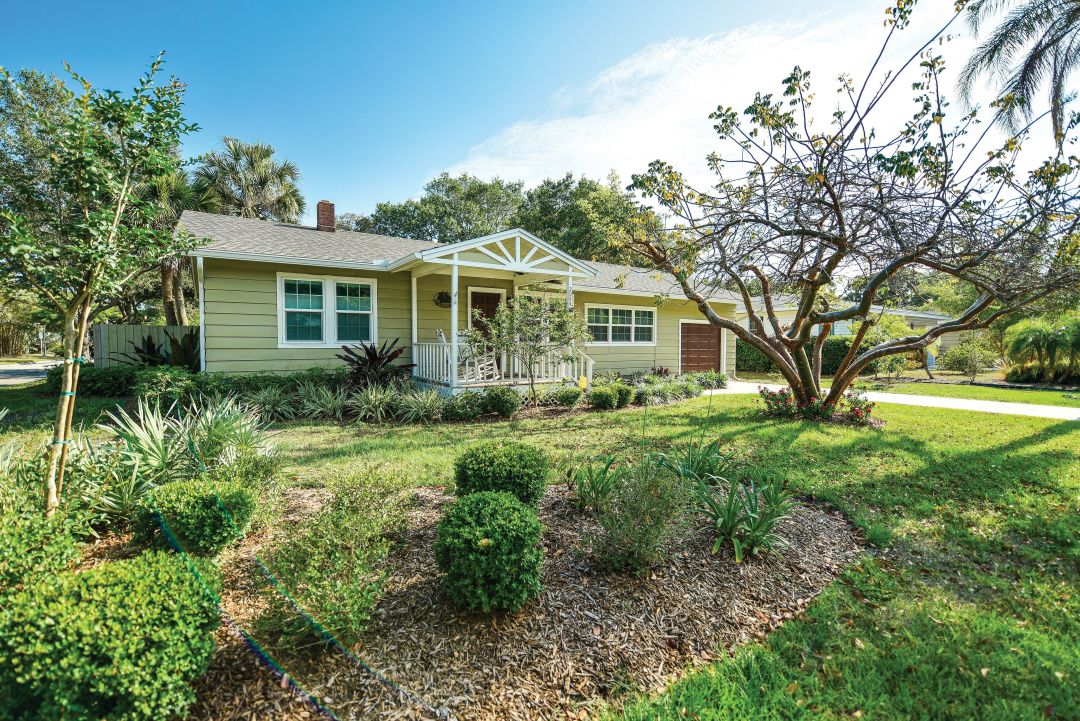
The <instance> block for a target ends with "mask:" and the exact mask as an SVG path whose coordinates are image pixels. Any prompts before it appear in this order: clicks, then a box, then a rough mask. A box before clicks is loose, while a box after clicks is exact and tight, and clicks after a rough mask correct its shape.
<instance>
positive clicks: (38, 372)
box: [0, 360, 60, 386]
mask: <svg viewBox="0 0 1080 721" xmlns="http://www.w3.org/2000/svg"><path fill="white" fill-rule="evenodd" d="M59 364H60V361H58V360H47V361H37V362H30V363H4V364H3V365H0V386H17V385H22V384H23V383H29V382H30V381H37V380H41V379H42V378H44V377H45V373H46V372H48V370H49V369H50V368H52V367H53V366H54V365H59Z"/></svg>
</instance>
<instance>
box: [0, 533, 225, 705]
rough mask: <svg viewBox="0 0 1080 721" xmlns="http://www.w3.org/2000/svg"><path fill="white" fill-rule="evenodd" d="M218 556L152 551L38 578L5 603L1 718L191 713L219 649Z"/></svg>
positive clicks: (0, 641) (0, 624) (0, 621)
mask: <svg viewBox="0 0 1080 721" xmlns="http://www.w3.org/2000/svg"><path fill="white" fill-rule="evenodd" d="M218 589H219V581H218V577H217V572H216V571H215V570H214V568H213V567H212V566H210V565H209V564H207V563H205V562H201V561H192V560H191V559H188V558H184V557H181V556H177V555H173V554H165V553H147V554H143V555H142V556H138V557H136V558H132V559H128V560H122V561H114V562H112V563H108V564H104V565H101V566H98V567H96V568H92V569H89V570H86V571H82V572H80V573H61V574H59V575H51V574H50V575H48V576H44V577H41V578H39V579H38V580H36V581H35V582H34V583H32V584H30V585H28V587H27V588H25V589H23V590H21V591H18V592H16V593H12V594H10V595H8V596H6V597H5V598H4V602H3V603H2V604H0V719H64V720H65V721H99V720H100V719H109V721H143V720H145V721H151V720H153V721H156V720H157V719H166V718H178V717H182V716H184V715H186V711H187V708H188V706H189V705H190V704H191V702H192V701H194V700H195V694H194V692H193V691H192V690H191V687H190V686H189V683H190V682H191V681H192V680H194V679H195V678H197V677H198V676H200V675H202V674H203V672H205V671H206V667H207V665H208V664H209V663H210V657H211V655H212V654H213V652H214V637H213V631H214V629H215V628H216V627H217V625H218V622H219V615H218V606H217V601H216V600H215V599H216V598H217V594H218Z"/></svg>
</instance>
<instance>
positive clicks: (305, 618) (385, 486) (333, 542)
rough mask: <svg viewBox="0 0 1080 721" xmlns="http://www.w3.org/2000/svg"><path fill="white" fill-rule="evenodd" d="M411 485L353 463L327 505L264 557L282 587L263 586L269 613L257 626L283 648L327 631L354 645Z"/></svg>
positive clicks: (400, 476) (398, 475) (381, 469)
mask: <svg viewBox="0 0 1080 721" xmlns="http://www.w3.org/2000/svg"><path fill="white" fill-rule="evenodd" d="M409 488H410V479H409V478H408V477H407V476H406V474H405V473H403V472H398V471H397V470H396V469H393V468H390V467H387V466H385V465H380V464H371V465H361V466H358V467H357V466H354V467H353V468H352V469H351V470H350V472H349V474H348V475H346V476H345V477H344V478H341V479H339V480H337V481H335V482H334V483H333V484H332V485H331V486H330V490H332V491H333V493H334V497H333V500H331V501H330V502H329V503H328V504H326V505H325V506H324V507H323V508H322V509H321V510H319V512H318V513H316V514H315V515H313V516H311V517H310V518H308V519H307V520H305V521H303V522H302V524H301V525H300V527H299V528H297V529H295V530H291V531H290V532H289V534H288V536H287V538H286V539H285V540H284V541H283V542H281V543H279V544H278V545H277V546H276V547H275V548H274V550H273V552H272V553H271V554H270V555H269V557H268V559H267V565H268V567H269V568H270V570H271V571H272V572H273V573H274V576H275V578H276V583H277V584H280V586H278V585H274V584H268V585H267V586H266V587H265V588H264V595H265V598H266V600H267V603H268V604H269V606H270V611H269V613H268V614H266V616H265V617H264V618H263V620H262V621H261V622H260V623H261V625H262V628H263V629H264V630H265V631H267V632H269V633H271V634H273V635H274V636H275V637H277V638H278V639H279V640H280V641H281V642H282V643H283V644H284V645H286V646H293V645H302V646H307V645H310V642H311V640H312V639H316V640H322V641H325V640H328V639H327V635H326V634H329V635H330V636H332V637H333V638H335V639H337V640H338V641H340V642H341V643H342V644H344V645H346V646H352V645H354V644H355V643H357V642H358V641H359V640H360V637H361V634H362V633H363V631H364V628H365V627H366V626H367V623H368V621H369V620H370V618H371V612H372V609H373V608H374V606H375V604H376V603H377V602H378V600H379V598H380V597H381V595H382V589H383V583H384V580H385V576H386V574H385V568H384V561H385V559H386V556H387V554H388V553H389V551H390V545H391V544H390V540H389V536H390V535H391V534H393V533H396V532H397V531H398V530H399V529H400V528H401V526H402V524H403V523H404V519H405V515H404V507H405V503H406V501H407V499H408V498H409V495H410V494H409V491H408V489H409ZM294 603H295V604H296V605H294ZM297 606H299V608H300V609H302V610H303V613H299V612H298V611H297Z"/></svg>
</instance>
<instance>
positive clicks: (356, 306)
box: [334, 282, 371, 343]
mask: <svg viewBox="0 0 1080 721" xmlns="http://www.w3.org/2000/svg"><path fill="white" fill-rule="evenodd" d="M334 287H335V288H336V294H337V339H338V342H339V343H347V342H354V343H355V342H359V341H363V342H365V343H368V342H370V341H371V286H370V285H368V284H367V283H341V282H337V283H334Z"/></svg>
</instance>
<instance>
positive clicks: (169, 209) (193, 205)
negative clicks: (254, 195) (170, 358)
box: [139, 169, 219, 325]
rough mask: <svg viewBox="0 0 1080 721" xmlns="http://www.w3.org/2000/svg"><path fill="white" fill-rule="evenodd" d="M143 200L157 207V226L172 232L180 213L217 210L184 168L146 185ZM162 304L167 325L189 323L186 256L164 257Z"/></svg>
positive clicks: (213, 198)
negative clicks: (184, 266) (185, 292)
mask: <svg viewBox="0 0 1080 721" xmlns="http://www.w3.org/2000/svg"><path fill="white" fill-rule="evenodd" d="M139 196H140V198H141V199H142V200H144V201H146V202H149V203H150V204H152V205H153V206H154V209H155V213H154V221H153V224H154V227H155V228H158V229H160V230H167V231H170V232H171V231H172V230H173V229H174V228H175V227H176V221H178V220H179V219H180V213H182V212H183V211H185V210H202V211H205V212H210V213H213V212H217V210H218V207H219V203H218V200H217V197H216V196H215V195H214V194H213V193H211V192H210V190H209V189H208V188H207V187H206V185H205V184H204V183H202V182H200V181H195V182H192V180H191V178H190V177H188V174H187V172H186V171H185V170H183V169H179V170H177V171H176V172H175V173H173V174H171V175H166V176H162V177H161V178H158V179H157V180H154V181H152V182H150V183H147V184H145V185H143V186H142V187H141V188H140V189H139ZM161 306H162V309H163V310H164V311H165V324H166V325H187V324H188V317H187V306H186V305H185V304H184V275H183V259H182V258H180V257H177V256H170V257H167V258H162V259H161Z"/></svg>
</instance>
